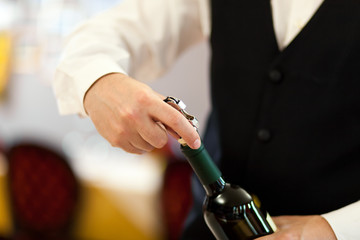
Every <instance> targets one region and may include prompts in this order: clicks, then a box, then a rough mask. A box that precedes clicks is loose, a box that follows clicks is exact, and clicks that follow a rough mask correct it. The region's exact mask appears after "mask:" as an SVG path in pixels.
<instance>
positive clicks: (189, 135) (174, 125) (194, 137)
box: [153, 101, 201, 149]
mask: <svg viewBox="0 0 360 240" xmlns="http://www.w3.org/2000/svg"><path fill="white" fill-rule="evenodd" d="M153 116H154V117H155V118H156V119H157V120H158V121H160V122H162V123H163V124H164V125H166V126H167V127H168V128H171V129H172V130H173V131H174V132H175V133H176V134H177V135H179V136H180V137H181V138H182V139H183V140H184V141H185V142H186V143H187V145H188V146H189V147H190V148H192V149H198V148H199V147H200V145H201V140H200V136H199V134H198V133H197V131H196V130H195V128H194V127H193V126H192V125H191V123H190V122H189V121H188V120H187V119H186V118H185V117H184V116H183V115H182V114H181V113H180V112H179V111H178V110H176V109H175V108H173V107H172V106H170V105H169V104H167V103H165V102H163V101H162V102H161V104H159V105H157V107H156V108H155V109H154V112H153Z"/></svg>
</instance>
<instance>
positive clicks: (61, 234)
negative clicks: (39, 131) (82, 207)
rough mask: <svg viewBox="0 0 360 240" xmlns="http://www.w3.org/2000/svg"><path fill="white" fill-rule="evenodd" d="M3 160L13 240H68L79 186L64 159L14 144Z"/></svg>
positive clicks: (41, 149) (38, 147)
mask: <svg viewBox="0 0 360 240" xmlns="http://www.w3.org/2000/svg"><path fill="white" fill-rule="evenodd" d="M6 156H7V159H8V184H9V197H10V202H11V208H12V214H13V219H14V226H15V234H14V239H16V240H35V239H36V240H47V239H54V240H57V239H59V240H60V239H61V240H65V239H71V237H70V230H71V225H72V221H73V219H74V214H75V212H76V206H77V203H78V199H79V186H78V183H77V180H76V178H75V175H74V173H73V171H72V169H71V168H70V166H69V164H68V163H67V161H66V160H65V158H64V157H63V156H62V155H61V154H59V153H57V152H55V151H53V150H52V149H50V148H47V147H44V146H41V145H36V144H32V143H22V144H17V145H15V146H13V147H11V148H10V149H9V151H8V152H7V154H6Z"/></svg>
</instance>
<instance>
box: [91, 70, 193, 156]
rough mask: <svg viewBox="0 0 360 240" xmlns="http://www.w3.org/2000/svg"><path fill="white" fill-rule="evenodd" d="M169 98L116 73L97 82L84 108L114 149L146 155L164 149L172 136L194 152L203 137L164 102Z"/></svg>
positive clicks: (92, 87)
mask: <svg viewBox="0 0 360 240" xmlns="http://www.w3.org/2000/svg"><path fill="white" fill-rule="evenodd" d="M164 98H165V97H164V96H161V95H160V94H158V93H156V92H154V91H153V90H152V89H151V88H150V87H149V86H147V85H146V84H143V83H141V82H138V81H136V80H134V79H132V78H130V77H128V76H126V75H123V74H120V73H113V74H108V75H106V76H103V77H102V78H100V79H99V80H97V81H96V82H95V83H94V85H93V86H91V88H90V89H89V90H88V92H87V93H86V95H85V98H84V107H85V110H86V112H87V113H88V115H89V117H90V118H91V120H92V121H93V123H94V125H95V127H96V129H97V130H98V132H99V133H100V134H101V135H102V136H103V137H104V138H105V139H106V140H108V141H109V142H110V144H111V145H112V146H114V147H120V148H122V149H124V150H125V151H127V152H130V153H137V154H140V153H143V152H148V151H151V150H153V149H154V148H161V147H163V146H164V145H165V144H166V143H167V141H168V132H169V133H170V134H171V135H173V136H174V137H177V138H179V136H181V137H182V138H183V139H184V140H185V141H186V143H187V144H188V145H189V147H191V148H195V149H196V148H199V147H200V137H199V135H198V134H197V132H196V130H195V129H194V128H193V127H192V126H191V124H190V123H189V122H188V120H187V119H186V118H185V117H184V116H183V115H182V114H181V113H180V112H178V111H177V110H176V109H174V108H173V107H171V106H170V105H169V104H167V103H165V102H164V101H163V99H164Z"/></svg>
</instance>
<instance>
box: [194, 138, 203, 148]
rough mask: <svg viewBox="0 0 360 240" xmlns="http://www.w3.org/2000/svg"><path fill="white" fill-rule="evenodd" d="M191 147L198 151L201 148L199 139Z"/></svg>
mask: <svg viewBox="0 0 360 240" xmlns="http://www.w3.org/2000/svg"><path fill="white" fill-rule="evenodd" d="M193 146H194V148H195V149H198V148H199V147H200V146H201V141H200V140H199V139H196V140H195V142H194V144H193Z"/></svg>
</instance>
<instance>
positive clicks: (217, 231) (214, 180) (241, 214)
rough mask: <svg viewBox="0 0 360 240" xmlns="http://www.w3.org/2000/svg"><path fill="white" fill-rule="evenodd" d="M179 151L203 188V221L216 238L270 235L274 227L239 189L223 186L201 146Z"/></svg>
mask: <svg viewBox="0 0 360 240" xmlns="http://www.w3.org/2000/svg"><path fill="white" fill-rule="evenodd" d="M181 150H182V152H183V153H184V155H185V157H186V158H187V160H188V161H189V163H190V165H191V167H192V168H193V170H194V172H195V173H196V175H197V177H198V178H199V180H200V182H201V184H202V185H203V187H204V188H205V191H206V197H205V200H204V204H203V213H204V219H205V222H206V224H207V225H208V227H209V228H210V230H211V232H212V233H213V235H214V236H215V237H216V239H219V240H226V239H231V240H233V239H240V240H250V239H255V238H258V237H261V236H264V235H268V234H271V233H273V232H274V231H275V229H276V227H275V225H274V224H273V222H272V220H271V218H270V217H269V216H266V214H264V213H263V212H261V211H260V210H259V208H258V207H257V206H256V205H255V203H254V200H253V198H252V197H251V196H250V195H249V194H248V193H247V192H246V191H245V190H244V189H242V188H241V187H239V186H237V185H234V184H229V183H226V182H225V181H224V180H223V178H222V176H221V172H220V170H219V169H218V168H217V166H216V165H215V164H214V162H213V161H212V159H211V157H210V156H209V154H208V152H207V151H206V149H205V148H204V146H203V145H201V147H200V148H199V149H191V148H189V147H188V146H187V145H182V146H181Z"/></svg>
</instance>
